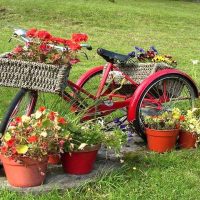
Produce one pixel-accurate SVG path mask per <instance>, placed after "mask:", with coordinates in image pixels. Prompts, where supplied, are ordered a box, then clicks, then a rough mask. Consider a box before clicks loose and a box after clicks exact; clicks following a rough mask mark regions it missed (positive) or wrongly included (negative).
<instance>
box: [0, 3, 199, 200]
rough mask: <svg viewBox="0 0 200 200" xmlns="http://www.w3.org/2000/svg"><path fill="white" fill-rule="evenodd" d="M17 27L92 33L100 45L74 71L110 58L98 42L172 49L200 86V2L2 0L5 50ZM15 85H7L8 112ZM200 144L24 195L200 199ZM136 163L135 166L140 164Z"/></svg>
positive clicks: (0, 42)
mask: <svg viewBox="0 0 200 200" xmlns="http://www.w3.org/2000/svg"><path fill="white" fill-rule="evenodd" d="M13 27H22V28H27V29H28V28H31V27H37V28H42V29H47V30H49V31H50V32H52V33H53V34H55V35H58V36H63V37H70V34H71V33H73V32H86V33H88V35H89V37H90V40H89V43H90V44H92V46H93V48H94V50H93V51H92V52H88V55H89V58H90V59H89V60H88V61H87V60H84V59H82V62H81V63H80V64H79V65H76V66H74V67H73V70H72V73H71V79H72V80H74V81H76V80H77V79H78V77H79V76H80V75H81V74H82V73H84V72H85V71H87V70H88V69H89V68H92V67H93V66H96V65H100V64H104V63H105V62H104V60H103V59H102V58H100V57H99V56H98V55H97V54H96V51H95V49H97V48H98V47H103V48H107V49H110V50H113V51H117V52H119V53H128V52H130V51H132V47H133V46H141V47H144V48H148V47H149V46H150V45H155V46H156V47H157V48H158V50H159V51H160V52H162V53H166V54H167V53H170V54H172V55H173V56H174V57H175V59H176V60H177V61H178V68H179V69H181V70H183V71H185V72H187V73H188V74H189V75H191V76H192V77H193V78H194V80H195V81H196V83H197V85H198V86H200V81H199V77H198V74H199V72H200V64H198V65H194V66H193V65H192V63H191V59H195V60H196V59H197V60H200V51H199V41H200V34H199V33H200V4H199V3H195V2H192V1H180V0H179V1H172V0H171V1H170V0H155V1H152V0H116V1H115V3H112V2H111V1H108V0H76V1H73V0H67V1H66V0H59V1H53V0H46V1H44V0H0V52H5V51H9V50H11V49H12V48H13V47H14V45H15V42H13V43H8V42H7V41H8V39H9V37H10V35H11V33H12V28H13ZM15 93H16V90H13V89H7V90H1V93H0V95H1V97H0V99H1V100H0V103H1V109H0V112H1V115H2V113H3V112H4V111H5V110H6V108H7V106H8V103H9V100H10V99H11V98H12V96H13V95H14V94H15ZM199 157H200V152H199V150H194V151H175V152H173V153H167V154H162V155H158V154H153V153H149V152H138V153H137V155H135V154H134V155H129V159H128V160H127V162H126V164H125V165H124V166H123V167H122V168H121V169H119V170H117V171H115V172H113V173H111V174H105V175H103V176H101V177H100V178H98V180H97V181H96V182H95V183H93V182H92V183H89V184H86V185H84V186H82V187H81V188H78V189H72V190H66V192H65V193H64V194H60V193H58V192H56V191H53V192H51V193H50V194H43V195H40V196H38V197H34V196H29V195H23V197H24V199H42V200H44V199H158V200H160V199H200V197H199V195H200V192H199V178H200V170H199V169H200V159H199ZM135 168H136V169H135ZM21 196H22V195H21V194H16V193H14V192H9V191H5V190H2V191H0V199H21V198H22V197H21Z"/></svg>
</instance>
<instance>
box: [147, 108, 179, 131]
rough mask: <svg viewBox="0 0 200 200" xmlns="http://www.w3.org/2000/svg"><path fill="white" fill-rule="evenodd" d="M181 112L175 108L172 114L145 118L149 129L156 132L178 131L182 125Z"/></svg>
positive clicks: (164, 113)
mask: <svg viewBox="0 0 200 200" xmlns="http://www.w3.org/2000/svg"><path fill="white" fill-rule="evenodd" d="M180 118H181V111H180V110H179V109H178V108H173V109H172V111H171V112H167V111H166V112H163V113H162V114H161V115H158V116H145V117H144V121H145V125H146V127H147V128H150V129H156V130H172V129H177V128H178V127H179V124H180Z"/></svg>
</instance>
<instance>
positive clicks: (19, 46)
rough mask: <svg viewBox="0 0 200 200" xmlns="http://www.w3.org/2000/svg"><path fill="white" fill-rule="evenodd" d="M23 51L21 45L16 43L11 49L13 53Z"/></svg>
mask: <svg viewBox="0 0 200 200" xmlns="http://www.w3.org/2000/svg"><path fill="white" fill-rule="evenodd" d="M22 51H23V47H22V46H21V45H18V46H17V47H15V48H14V49H13V53H16V54H17V53H21V52H22Z"/></svg>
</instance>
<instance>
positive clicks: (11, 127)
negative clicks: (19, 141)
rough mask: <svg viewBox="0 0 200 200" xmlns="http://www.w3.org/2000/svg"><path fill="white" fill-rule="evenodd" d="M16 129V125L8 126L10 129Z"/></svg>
mask: <svg viewBox="0 0 200 200" xmlns="http://www.w3.org/2000/svg"><path fill="white" fill-rule="evenodd" d="M15 129H16V127H15V126H9V127H8V130H15Z"/></svg>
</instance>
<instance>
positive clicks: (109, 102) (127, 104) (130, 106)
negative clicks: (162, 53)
mask: <svg viewBox="0 0 200 200" xmlns="http://www.w3.org/2000/svg"><path fill="white" fill-rule="evenodd" d="M103 68H104V67H103V66H100V67H95V68H93V69H91V70H89V71H88V73H86V74H85V75H84V77H81V78H80V79H79V81H78V83H79V82H81V81H82V80H81V79H85V80H86V79H88V78H89V77H90V76H91V75H92V74H93V73H94V72H95V71H102V70H103ZM111 71H119V72H120V73H121V74H122V75H123V77H124V78H125V79H126V80H127V81H129V82H130V83H131V84H132V86H133V88H134V89H135V92H134V93H133V94H132V96H127V95H121V94H115V93H112V92H110V93H107V92H103V91H104V88H105V86H106V83H107V79H108V76H109V73H110V72H111ZM169 73H170V74H180V75H181V76H184V77H185V78H187V79H188V80H189V81H190V82H191V83H193V84H194V82H193V81H192V80H191V78H190V77H189V76H188V75H187V74H185V73H183V72H181V71H179V70H176V69H165V70H161V71H158V72H156V73H154V74H152V75H150V76H148V77H147V78H146V79H145V80H144V81H143V82H142V83H141V84H138V83H136V82H135V81H134V80H132V79H131V77H129V76H128V75H126V74H124V73H123V72H121V71H120V70H119V69H118V68H117V67H116V66H115V65H113V64H112V63H108V64H107V66H106V68H105V69H104V71H103V74H102V79H101V81H100V84H99V87H98V89H97V93H96V95H93V94H90V93H89V92H88V91H86V90H84V89H83V88H82V87H80V86H78V85H77V84H75V83H73V82H72V81H70V80H68V86H69V87H70V88H71V89H72V90H73V91H74V93H73V95H70V94H68V95H65V96H64V98H65V100H67V101H68V102H71V101H72V99H73V101H74V102H76V103H74V104H73V105H72V110H73V111H77V110H79V109H80V105H81V102H80V101H79V100H78V99H79V97H78V94H79V93H84V94H85V95H86V96H87V97H88V98H90V99H92V100H94V102H95V101H97V100H99V99H100V98H101V97H105V96H106V97H107V98H106V100H103V101H101V102H100V103H98V104H97V105H95V103H94V105H93V106H90V107H89V108H87V110H86V112H85V115H84V117H83V120H89V119H91V118H94V117H97V116H105V115H108V114H110V113H112V112H114V111H116V110H117V109H121V108H127V111H128V121H134V120H135V119H136V115H137V113H136V110H137V105H138V102H139V100H140V98H141V95H142V93H143V92H144V91H145V89H146V88H147V87H148V85H149V84H150V83H152V81H154V80H156V79H157V78H158V77H161V76H163V75H166V74H169ZM194 86H195V84H194ZM114 98H117V100H115V99H114ZM119 99H120V100H119ZM166 101H167V95H166V92H163V96H162V98H159V99H155V98H154V97H153V96H152V95H151V94H148V99H145V102H149V103H151V104H154V105H157V109H158V110H159V109H161V104H162V103H163V102H166Z"/></svg>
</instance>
